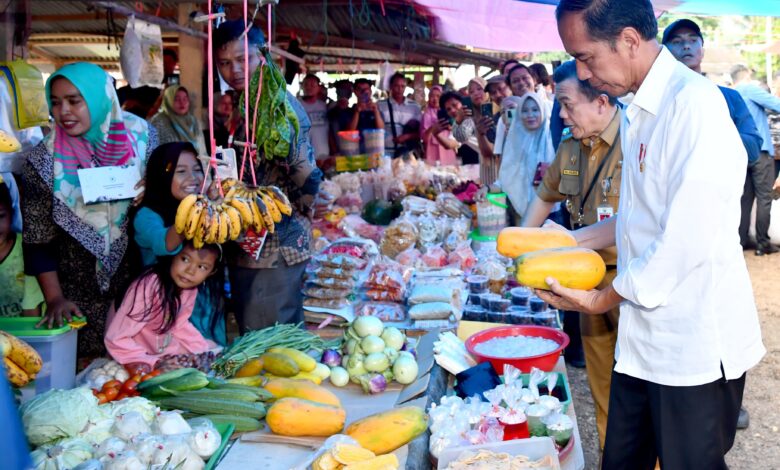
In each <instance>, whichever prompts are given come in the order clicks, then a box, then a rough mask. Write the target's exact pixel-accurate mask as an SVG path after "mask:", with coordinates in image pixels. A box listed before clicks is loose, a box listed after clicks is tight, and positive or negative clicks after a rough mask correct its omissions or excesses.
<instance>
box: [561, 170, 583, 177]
mask: <svg viewBox="0 0 780 470" xmlns="http://www.w3.org/2000/svg"><path fill="white" fill-rule="evenodd" d="M563 174H564V175H566V176H580V172H579V171H577V170H563Z"/></svg>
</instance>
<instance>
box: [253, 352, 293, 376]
mask: <svg viewBox="0 0 780 470" xmlns="http://www.w3.org/2000/svg"><path fill="white" fill-rule="evenodd" d="M260 360H261V361H263V370H265V371H266V372H268V373H270V374H272V375H275V376H277V377H292V376H293V375H296V374H298V373H299V372H300V371H301V368H300V367H298V364H297V363H296V362H295V361H293V360H292V359H290V357H289V356H285V355H284V354H279V353H273V352H267V353H265V354H263V355H262V356H260Z"/></svg>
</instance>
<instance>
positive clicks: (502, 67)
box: [500, 59, 520, 73]
mask: <svg viewBox="0 0 780 470" xmlns="http://www.w3.org/2000/svg"><path fill="white" fill-rule="evenodd" d="M519 63H520V62H518V61H517V60H516V59H509V60H507V61H505V62H504V63H503V64H501V70H500V72H502V73H503V72H504V71H505V70H506V69H507V67H508V66H509V64H519Z"/></svg>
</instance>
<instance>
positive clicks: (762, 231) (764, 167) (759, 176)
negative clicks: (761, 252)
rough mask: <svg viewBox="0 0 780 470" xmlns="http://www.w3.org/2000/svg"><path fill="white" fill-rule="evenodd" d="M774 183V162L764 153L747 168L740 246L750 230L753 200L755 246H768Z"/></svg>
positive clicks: (740, 227) (742, 201) (745, 242)
mask: <svg viewBox="0 0 780 470" xmlns="http://www.w3.org/2000/svg"><path fill="white" fill-rule="evenodd" d="M774 182H775V161H774V160H773V159H772V157H770V156H769V154H768V153H766V152H761V156H760V157H759V159H758V162H756V164H755V165H753V166H752V167H749V168H748V170H747V175H746V177H745V188H744V191H743V193H742V200H741V204H742V219H741V220H740V222H739V240H740V242H741V243H742V246H745V244H747V242H748V240H749V238H748V231H749V230H750V213H751V212H752V210H753V200H755V201H756V245H757V246H758V247H760V248H763V247H765V246H767V245H769V222H770V220H769V219H770V212H771V210H772V184H773V183H774Z"/></svg>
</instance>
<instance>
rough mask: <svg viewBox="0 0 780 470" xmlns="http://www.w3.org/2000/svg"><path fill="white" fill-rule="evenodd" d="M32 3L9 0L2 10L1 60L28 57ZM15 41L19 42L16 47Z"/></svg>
mask: <svg viewBox="0 0 780 470" xmlns="http://www.w3.org/2000/svg"><path fill="white" fill-rule="evenodd" d="M30 20H31V13H30V4H29V2H28V1H27V0H9V1H8V2H7V6H6V8H5V10H4V11H2V12H0V61H9V60H13V59H14V58H27V52H28V51H27V44H26V42H27V41H26V39H27V37H28V36H29V35H30ZM14 42H17V44H16V46H15V47H14Z"/></svg>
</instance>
